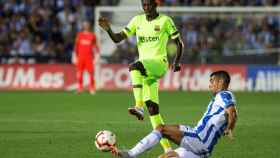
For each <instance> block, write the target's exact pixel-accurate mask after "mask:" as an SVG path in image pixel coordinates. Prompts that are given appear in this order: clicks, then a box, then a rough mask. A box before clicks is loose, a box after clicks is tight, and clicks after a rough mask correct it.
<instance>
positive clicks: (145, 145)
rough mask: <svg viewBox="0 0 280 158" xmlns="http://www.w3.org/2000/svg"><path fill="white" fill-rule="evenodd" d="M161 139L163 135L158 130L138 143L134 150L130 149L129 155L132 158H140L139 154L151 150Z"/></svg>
mask: <svg viewBox="0 0 280 158" xmlns="http://www.w3.org/2000/svg"><path fill="white" fill-rule="evenodd" d="M161 138H162V135H161V133H160V132H159V131H157V130H153V131H152V132H151V133H150V134H148V135H147V136H146V137H144V138H143V139H142V140H141V141H140V142H138V143H137V144H136V145H135V146H134V147H133V148H132V149H130V150H129V151H128V154H129V155H130V156H132V157H135V156H138V155H139V154H141V153H143V152H144V151H146V150H149V149H151V148H152V147H153V146H155V145H156V144H158V143H159V141H160V139H161Z"/></svg>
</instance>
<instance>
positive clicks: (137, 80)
mask: <svg viewBox="0 0 280 158" xmlns="http://www.w3.org/2000/svg"><path fill="white" fill-rule="evenodd" d="M130 76H131V81H132V86H133V94H134V99H135V106H136V107H137V108H143V106H144V102H143V76H142V75H141V73H140V72H139V71H138V70H133V71H130Z"/></svg>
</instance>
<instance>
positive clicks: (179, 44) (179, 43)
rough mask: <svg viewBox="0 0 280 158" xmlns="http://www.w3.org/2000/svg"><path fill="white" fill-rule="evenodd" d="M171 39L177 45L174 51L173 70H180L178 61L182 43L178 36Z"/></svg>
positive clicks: (181, 52) (182, 46)
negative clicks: (175, 51)
mask: <svg viewBox="0 0 280 158" xmlns="http://www.w3.org/2000/svg"><path fill="white" fill-rule="evenodd" d="M173 40H174V42H175V43H176V45H177V53H176V57H175V59H174V62H173V71H174V72H176V71H180V70H181V66H180V61H181V58H182V54H183V50H184V43H183V41H182V39H181V37H180V36H178V37H177V38H175V39H173Z"/></svg>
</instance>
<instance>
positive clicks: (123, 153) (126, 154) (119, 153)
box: [110, 146, 135, 158]
mask: <svg viewBox="0 0 280 158" xmlns="http://www.w3.org/2000/svg"><path fill="white" fill-rule="evenodd" d="M110 150H111V153H112V154H113V155H115V156H118V157H122V158H135V157H133V156H130V155H129V152H128V150H119V149H118V148H117V147H115V146H112V147H111V148H110Z"/></svg>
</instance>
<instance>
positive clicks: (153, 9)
mask: <svg viewBox="0 0 280 158" xmlns="http://www.w3.org/2000/svg"><path fill="white" fill-rule="evenodd" d="M142 8H143V10H144V13H145V15H146V19H147V20H148V21H152V20H154V19H156V18H157V17H158V16H159V13H158V12H157V4H156V2H155V1H154V0H142ZM98 22H99V26H100V27H101V28H102V29H103V30H105V31H106V32H107V33H108V35H109V36H110V38H111V39H112V40H113V41H114V42H115V43H119V42H121V41H123V40H124V39H127V36H126V34H125V33H124V32H123V31H121V32H119V33H115V32H113V31H112V29H111V25H110V23H109V20H108V19H107V18H105V17H100V18H99V19H98ZM172 40H173V42H174V43H175V44H176V45H177V54H176V57H175V60H174V62H173V66H172V67H173V71H174V72H176V71H180V70H181V66H180V59H181V57H182V54H183V47H184V44H183V42H182V39H181V37H180V36H178V37H177V38H175V39H172Z"/></svg>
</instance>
